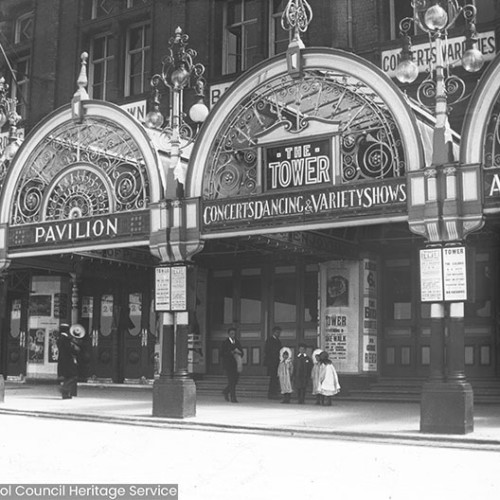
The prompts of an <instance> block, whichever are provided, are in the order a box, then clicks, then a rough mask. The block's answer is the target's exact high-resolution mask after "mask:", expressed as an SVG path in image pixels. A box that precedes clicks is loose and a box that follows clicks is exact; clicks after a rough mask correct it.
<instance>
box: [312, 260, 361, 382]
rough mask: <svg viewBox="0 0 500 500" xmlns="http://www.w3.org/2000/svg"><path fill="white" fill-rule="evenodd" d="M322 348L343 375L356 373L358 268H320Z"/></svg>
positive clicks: (338, 264) (336, 264) (346, 264)
mask: <svg viewBox="0 0 500 500" xmlns="http://www.w3.org/2000/svg"><path fill="white" fill-rule="evenodd" d="M320 272H321V309H322V314H321V318H322V324H321V336H322V339H321V341H322V346H321V347H322V348H323V349H325V351H327V352H328V354H329V356H330V359H331V360H332V361H333V363H334V365H335V368H336V369H337V370H338V371H339V372H343V373H357V372H358V371H359V307H360V304H359V264H358V262H356V261H332V262H328V263H325V264H322V265H321V267H320Z"/></svg>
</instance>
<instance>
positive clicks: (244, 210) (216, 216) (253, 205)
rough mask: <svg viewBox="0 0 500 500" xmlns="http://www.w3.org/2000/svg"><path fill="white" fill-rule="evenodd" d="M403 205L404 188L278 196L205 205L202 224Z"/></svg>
mask: <svg viewBox="0 0 500 500" xmlns="http://www.w3.org/2000/svg"><path fill="white" fill-rule="evenodd" d="M405 202H406V184H405V183H404V182H402V181H401V182H399V183H397V184H383V185H377V186H367V187H364V188H356V189H345V190H341V189H338V190H335V191H330V192H315V193H306V194H299V195H287V196H278V197H274V198H265V199H257V200H245V201H233V202H227V203H217V202H213V203H210V202H207V203H206V204H205V206H204V208H203V224H204V225H205V226H210V225H212V224H217V223H219V224H221V223H222V224H223V223H225V222H229V221H235V222H236V221H252V220H253V221H257V220H264V219H268V218H273V217H277V216H292V215H314V214H322V213H325V212H330V211H335V210H343V209H371V208H373V207H377V206H384V205H390V204H399V203H401V204H402V203H405Z"/></svg>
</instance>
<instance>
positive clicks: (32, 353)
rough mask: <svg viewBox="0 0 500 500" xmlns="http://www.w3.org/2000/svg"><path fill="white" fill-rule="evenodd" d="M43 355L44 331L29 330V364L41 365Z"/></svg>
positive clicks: (38, 329) (42, 329) (39, 329)
mask: <svg viewBox="0 0 500 500" xmlns="http://www.w3.org/2000/svg"><path fill="white" fill-rule="evenodd" d="M44 354H45V329H44V328H30V330H29V333H28V360H29V362H30V363H36V364H39V363H43V358H44Z"/></svg>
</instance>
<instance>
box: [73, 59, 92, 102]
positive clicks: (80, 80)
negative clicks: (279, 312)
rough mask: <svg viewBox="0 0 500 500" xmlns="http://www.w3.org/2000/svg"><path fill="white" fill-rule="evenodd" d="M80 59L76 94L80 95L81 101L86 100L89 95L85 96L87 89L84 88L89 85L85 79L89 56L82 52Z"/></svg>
mask: <svg viewBox="0 0 500 500" xmlns="http://www.w3.org/2000/svg"><path fill="white" fill-rule="evenodd" d="M80 57H81V60H82V65H81V68H80V74H79V75H78V80H77V81H76V83H77V85H78V90H77V91H76V92H77V93H78V94H80V96H81V98H82V99H88V98H89V95H88V94H87V89H86V88H85V87H86V86H87V84H88V83H89V81H88V78H87V59H88V58H89V54H88V52H82V55H81V56H80Z"/></svg>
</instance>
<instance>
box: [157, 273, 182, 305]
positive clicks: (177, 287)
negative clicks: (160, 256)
mask: <svg viewBox="0 0 500 500" xmlns="http://www.w3.org/2000/svg"><path fill="white" fill-rule="evenodd" d="M155 277H156V280H155V309H156V310H157V311H164V312H166V311H172V312H173V311H185V310H186V309H187V267H186V266H173V267H157V268H156V274H155Z"/></svg>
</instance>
